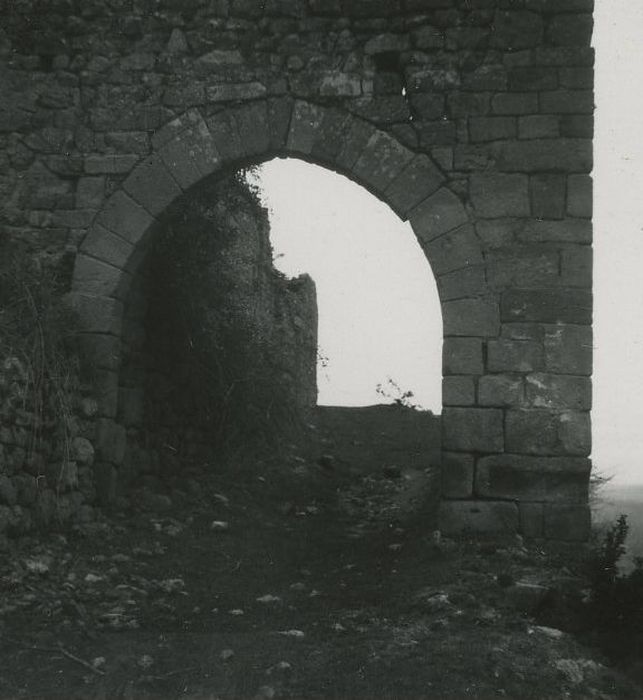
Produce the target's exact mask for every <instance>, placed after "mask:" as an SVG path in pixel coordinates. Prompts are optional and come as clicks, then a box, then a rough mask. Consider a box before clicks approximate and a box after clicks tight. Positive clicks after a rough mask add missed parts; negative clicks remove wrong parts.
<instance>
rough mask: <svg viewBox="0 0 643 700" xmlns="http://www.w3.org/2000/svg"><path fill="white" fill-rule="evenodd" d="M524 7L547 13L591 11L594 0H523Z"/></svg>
mask: <svg viewBox="0 0 643 700" xmlns="http://www.w3.org/2000/svg"><path fill="white" fill-rule="evenodd" d="M525 7H526V8H527V9H529V10H535V11H536V12H545V13H547V14H552V13H557V12H591V11H592V10H593V9H594V0H525Z"/></svg>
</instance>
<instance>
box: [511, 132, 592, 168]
mask: <svg viewBox="0 0 643 700" xmlns="http://www.w3.org/2000/svg"><path fill="white" fill-rule="evenodd" d="M497 158H498V159H497V166H498V169H499V170H501V171H504V172H528V173H532V172H538V171H550V172H563V173H574V172H577V173H589V172H591V170H592V167H593V157H592V142H591V141H590V140H589V139H562V138H561V139H556V140H554V139H533V140H530V141H506V142H503V143H502V144H500V146H499V149H498V153H497Z"/></svg>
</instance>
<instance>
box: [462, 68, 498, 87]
mask: <svg viewBox="0 0 643 700" xmlns="http://www.w3.org/2000/svg"><path fill="white" fill-rule="evenodd" d="M506 88H507V71H506V69H505V67H504V66H502V65H500V64H498V65H494V64H492V63H490V64H483V65H481V66H479V67H478V68H476V69H475V70H473V71H471V72H470V73H464V74H463V76H462V89H463V90H475V91H476V92H481V91H483V90H494V91H502V90H506Z"/></svg>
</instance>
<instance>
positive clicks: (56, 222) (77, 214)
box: [49, 209, 96, 228]
mask: <svg viewBox="0 0 643 700" xmlns="http://www.w3.org/2000/svg"><path fill="white" fill-rule="evenodd" d="M95 216H96V210H95V209H68V210H65V209H58V210H56V211H53V212H52V213H51V219H50V221H49V225H50V226H53V227H56V228H87V227H88V226H89V225H90V224H91V223H92V221H93V219H94V217H95Z"/></svg>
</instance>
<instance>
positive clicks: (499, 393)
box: [478, 374, 524, 407]
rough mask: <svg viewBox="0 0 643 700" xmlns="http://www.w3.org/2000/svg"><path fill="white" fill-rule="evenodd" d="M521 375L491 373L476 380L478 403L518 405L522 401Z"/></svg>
mask: <svg viewBox="0 0 643 700" xmlns="http://www.w3.org/2000/svg"><path fill="white" fill-rule="evenodd" d="M523 400H524V399H523V383H522V378H521V377H516V376H512V375H505V374H492V375H485V376H484V377H480V379H479V380H478V405H480V406H514V407H515V406H520V405H521V404H522V403H523Z"/></svg>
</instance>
